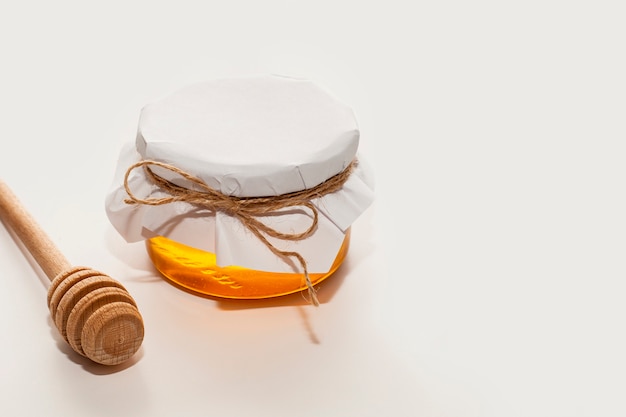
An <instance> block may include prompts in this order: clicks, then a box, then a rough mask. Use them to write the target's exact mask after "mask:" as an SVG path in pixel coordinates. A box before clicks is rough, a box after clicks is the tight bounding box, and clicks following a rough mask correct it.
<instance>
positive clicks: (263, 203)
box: [124, 159, 357, 306]
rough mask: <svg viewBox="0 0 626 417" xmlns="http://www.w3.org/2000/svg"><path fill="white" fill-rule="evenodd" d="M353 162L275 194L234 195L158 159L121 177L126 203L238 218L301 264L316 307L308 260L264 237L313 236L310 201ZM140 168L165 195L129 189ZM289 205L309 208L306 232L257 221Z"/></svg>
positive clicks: (338, 182)
mask: <svg viewBox="0 0 626 417" xmlns="http://www.w3.org/2000/svg"><path fill="white" fill-rule="evenodd" d="M356 164H357V160H356V159H355V160H353V161H352V162H351V163H350V164H349V165H348V167H347V168H346V169H344V170H343V171H341V172H340V173H338V174H336V175H334V176H333V177H331V178H329V179H328V180H326V181H324V182H323V183H321V184H319V185H317V186H315V187H312V188H308V189H304V190H301V191H295V192H292V193H287V194H281V195H277V196H268V197H236V196H229V195H226V194H223V193H221V192H219V191H217V190H215V189H213V188H211V187H209V186H208V185H207V184H206V183H205V182H204V181H203V180H201V179H200V178H198V177H196V176H194V175H191V174H189V173H188V172H185V171H183V170H182V169H180V168H177V167H176V166H173V165H170V164H166V163H163V162H159V161H153V160H142V161H139V162H137V163H135V164H133V165H131V166H130V167H129V168H128V169H127V170H126V174H125V176H124V189H125V190H126V193H127V194H128V198H127V199H125V200H124V202H125V203H126V204H144V205H150V206H160V205H163V204H169V203H174V202H178V201H182V202H186V203H188V204H191V205H195V206H197V207H202V208H205V209H208V210H210V211H212V212H217V211H221V212H223V213H225V214H228V215H230V216H232V217H234V218H237V219H238V220H239V222H241V224H242V225H244V226H245V227H246V228H247V229H248V230H249V231H250V232H252V234H253V235H254V236H256V237H257V238H258V239H259V240H260V241H261V242H262V243H263V244H264V245H265V246H267V248H268V249H269V250H270V251H272V253H274V254H275V255H276V256H278V257H280V258H282V259H284V258H295V259H296V260H297V261H298V262H299V263H300V266H301V267H302V271H303V275H304V280H305V282H306V286H307V289H308V292H309V296H310V298H311V300H310V301H311V302H312V303H313V304H314V305H315V306H319V301H318V299H317V295H316V290H315V288H314V287H313V284H312V283H311V278H310V277H309V272H308V268H307V263H306V260H305V259H304V257H303V256H302V255H301V254H300V253H298V252H294V251H284V250H280V249H278V248H277V247H276V246H274V245H273V244H272V243H271V242H270V241H269V240H268V239H267V236H270V237H273V238H276V239H280V240H286V241H298V240H303V239H306V238H308V237H309V236H311V235H313V233H314V232H315V230H316V229H317V223H318V217H319V212H318V209H317V207H315V205H314V204H313V203H312V202H311V201H312V200H313V199H315V198H319V197H322V196H324V195H326V194H331V193H334V192H336V191H339V190H340V189H341V187H342V186H343V184H344V183H345V182H346V180H347V179H348V177H349V176H350V174H351V173H352V171H353V169H354V167H355V166H356ZM151 166H154V167H160V168H163V169H165V170H168V171H171V172H173V173H175V174H177V175H179V176H181V177H182V178H184V179H186V180H187V181H189V182H190V183H191V184H192V186H194V185H195V186H196V187H197V189H191V188H187V187H182V186H180V185H177V184H174V183H172V182H171V181H168V180H166V179H164V178H162V177H160V176H158V175H156V174H155V173H154V172H153V171H152V170H151V169H150V167H151ZM141 167H143V169H144V172H145V173H146V177H147V179H148V180H149V181H150V182H152V183H153V184H155V185H157V186H158V187H159V188H160V189H161V190H162V191H164V192H165V193H166V194H167V195H168V196H166V197H161V198H139V197H137V196H136V195H135V194H134V193H133V192H132V190H131V189H130V186H129V184H128V180H129V177H130V174H131V173H132V172H133V171H134V170H135V169H137V168H141ZM289 207H301V208H305V209H308V210H309V211H310V212H311V215H312V220H311V224H310V226H309V227H308V228H307V229H306V230H305V231H303V232H300V233H296V232H294V233H282V232H279V231H277V230H275V229H273V228H271V227H269V226H267V225H266V224H264V223H263V222H261V221H259V220H257V217H258V216H263V215H268V214H280V213H277V212H278V211H279V210H281V209H285V208H289Z"/></svg>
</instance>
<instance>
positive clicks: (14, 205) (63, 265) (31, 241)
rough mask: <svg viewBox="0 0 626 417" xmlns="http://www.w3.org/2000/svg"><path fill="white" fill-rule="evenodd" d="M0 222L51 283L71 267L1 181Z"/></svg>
mask: <svg viewBox="0 0 626 417" xmlns="http://www.w3.org/2000/svg"><path fill="white" fill-rule="evenodd" d="M0 220H2V221H3V222H4V223H5V224H7V225H8V226H10V227H11V229H13V231H14V232H15V234H16V235H17V236H18V237H19V239H20V240H21V242H22V243H23V244H24V246H26V249H28V251H29V252H30V254H31V255H32V256H33V258H34V259H35V261H37V263H38V264H39V266H40V267H41V269H42V270H43V272H44V273H45V274H46V276H47V277H48V279H50V280H51V281H52V280H53V279H54V277H55V276H57V275H58V274H60V273H61V272H62V271H64V270H67V269H68V268H70V267H71V265H70V263H69V262H68V260H67V259H66V258H65V256H63V254H62V253H61V252H60V251H59V249H58V248H57V247H56V246H55V244H54V243H53V242H52V240H50V238H49V237H48V235H47V234H46V233H45V232H44V231H43V230H42V229H41V227H39V225H38V224H37V222H36V221H35V219H33V217H32V216H31V215H30V214H29V213H28V212H27V211H26V210H25V209H24V207H23V206H22V204H21V203H20V201H19V200H18V198H17V197H16V196H15V194H14V193H13V191H11V189H10V188H9V187H8V186H7V185H6V184H5V183H4V182H3V181H2V180H0Z"/></svg>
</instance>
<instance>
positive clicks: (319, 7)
mask: <svg viewBox="0 0 626 417" xmlns="http://www.w3.org/2000/svg"><path fill="white" fill-rule="evenodd" d="M7 3H8V2H5V3H3V5H2V6H0V56H1V59H2V61H1V62H2V65H1V66H0V113H1V115H2V116H1V119H0V140H1V141H2V146H1V148H0V178H2V179H3V180H4V181H5V182H6V183H7V184H9V185H10V186H11V187H12V188H13V190H14V191H15V193H16V194H18V196H19V197H20V198H21V200H22V202H23V203H24V205H25V206H27V207H28V209H29V210H30V211H31V213H32V214H33V215H34V216H35V218H37V219H38V221H39V222H40V224H41V225H42V226H43V228H44V229H45V230H46V231H47V232H48V234H49V235H50V236H51V237H52V239H53V240H54V241H55V242H56V243H57V245H58V246H59V248H60V249H61V250H62V251H63V252H64V253H65V255H66V256H67V257H68V258H69V259H70V260H71V261H72V262H73V263H75V264H84V265H89V266H92V267H94V268H96V269H100V270H102V271H105V272H107V273H108V274H110V275H111V276H113V277H115V278H117V279H119V280H120V281H122V282H123V283H124V284H125V285H126V287H127V288H128V289H129V291H130V293H131V294H132V295H133V296H134V297H135V299H136V300H137V302H138V304H139V307H140V310H141V312H142V314H143V316H144V320H145V323H146V338H145V340H144V344H143V346H142V349H141V351H140V352H139V353H138V355H137V356H136V357H135V358H134V359H133V361H131V362H130V363H128V364H126V365H124V366H119V367H115V368H112V369H110V368H105V369H103V368H101V367H97V366H93V365H91V364H89V363H88V362H86V361H85V360H83V359H82V358H80V357H78V356H76V355H75V354H74V353H72V352H71V351H70V350H69V348H67V347H66V346H65V345H64V344H63V343H62V342H60V338H59V336H58V334H57V333H56V329H55V328H54V327H53V326H52V323H51V321H50V319H49V317H48V311H47V307H46V305H45V299H46V286H45V285H44V284H45V283H46V279H45V277H44V276H43V275H42V273H41V271H40V270H39V269H38V268H37V266H36V265H35V264H33V263H32V261H31V260H30V259H28V258H27V257H25V256H24V253H23V251H22V250H21V249H20V248H19V247H18V246H17V245H16V242H15V240H14V238H13V236H12V234H11V233H9V232H8V231H7V230H6V229H5V228H4V227H0V270H1V275H2V277H1V279H0V331H1V332H2V343H1V347H0V415H2V416H64V417H68V416H151V417H152V416H154V417H156V416H220V417H228V416H359V417H364V416H463V417H471V416H507V417H513V416H532V417H539V416H568V417H571V416H604V417H607V416H623V415H626V401H624V393H625V391H626V354H625V353H626V336H625V331H626V329H625V327H626V326H625V324H626V303H625V302H624V298H625V292H626V285H625V284H624V280H625V279H626V274H625V272H626V268H625V265H624V255H625V251H626V220H625V219H626V216H625V213H626V210H625V209H626V207H625V206H626V204H625V203H626V199H625V197H624V181H625V179H626V176H625V174H626V172H625V170H626V164H625V163H624V151H625V148H626V147H625V145H624V144H625V137H624V134H625V131H626V129H625V126H624V125H625V123H624V122H625V119H624V114H625V112H624V111H625V110H626V81H625V80H626V75H625V74H626V58H625V46H626V45H625V40H626V29H625V25H624V21H625V18H626V14H625V10H624V9H623V8H621V5H622V3H623V2H620V1H601V0H600V1H555V0H543V1H534V0H530V1H523V2H522V1H520V2H503V1H500V2H498V1H485V0H478V1H473V2H465V1H445V0H444V1H432V2H409V1H406V2H401V1H393V0H388V1H384V2H379V3H375V2H366V1H362V2H357V1H317V2H310V3H309V4H306V3H305V2H296V1H277V0H266V1H258V2H255V1H230V2H210V1H187V0H178V1H176V2H173V1H172V2H169V4H168V3H166V2H156V1H152V2H149V1H125V2H121V1H109V2H100V3H95V2H85V1H67V0H57V1H51V2H45V1H22V2H19V3H18V2H13V3H14V5H7ZM18 4H19V5H18ZM265 73H276V74H283V75H292V76H299V77H305V78H310V79H312V80H314V81H317V82H319V83H320V84H322V85H324V86H325V87H327V88H328V89H329V90H331V91H333V92H334V93H335V94H336V95H337V96H338V97H339V98H341V99H342V100H343V101H344V102H346V103H347V104H349V105H350V106H352V107H353V108H354V110H355V112H356V114H357V117H358V120H359V124H360V127H361V133H362V142H361V151H362V153H363V155H364V156H366V157H367V158H368V159H369V161H370V163H371V164H372V165H373V167H374V169H375V172H376V181H377V191H376V192H377V197H376V198H377V200H376V203H375V204H374V205H373V206H372V207H371V208H370V209H368V211H367V212H366V213H365V214H364V215H363V216H362V217H361V218H360V219H359V220H358V221H357V223H356V224H355V225H354V227H353V233H354V234H353V245H352V248H351V252H350V255H349V258H348V260H347V262H346V264H345V266H344V268H343V269H342V270H341V272H340V273H338V275H337V276H336V277H334V278H333V279H332V280H329V281H327V282H326V283H325V284H324V285H323V286H322V288H321V289H320V298H321V299H322V301H323V305H322V306H321V307H320V308H318V309H315V308H313V307H311V306H308V305H307V304H306V303H305V302H304V301H303V300H302V298H301V297H300V296H298V295H296V296H293V297H286V298H284V299H280V300H274V301H267V302H223V301H218V300H214V299H208V298H203V297H198V296H194V295H191V294H189V293H186V292H183V291H181V290H178V289H176V288H175V287H173V286H172V285H170V284H168V283H166V282H165V281H163V280H162V279H160V278H159V277H158V276H157V275H156V274H155V272H154V270H153V269H152V267H151V266H150V264H149V262H148V261H147V259H146V255H145V251H144V247H143V245H142V244H133V245H129V244H126V243H125V242H124V241H123V240H122V239H121V238H120V237H119V236H118V235H117V234H116V233H115V232H114V231H113V230H112V227H111V226H110V225H109V223H108V221H107V219H106V216H105V213H104V196H105V194H106V192H107V190H108V189H109V186H110V183H111V180H112V175H113V171H114V167H115V164H116V161H117V155H118V152H119V149H120V148H121V146H122V144H123V143H125V142H127V141H131V140H133V139H134V135H135V129H136V123H137V118H138V115H139V111H140V109H141V107H142V106H143V105H144V104H146V103H148V102H149V101H151V100H153V99H156V98H158V97H161V96H162V95H164V94H167V93H169V92H171V91H173V90H176V89H178V88H180V87H182V86H184V85H187V84H188V83H191V82H196V81H203V80H206V79H210V78H215V77H220V76H229V75H250V74H265Z"/></svg>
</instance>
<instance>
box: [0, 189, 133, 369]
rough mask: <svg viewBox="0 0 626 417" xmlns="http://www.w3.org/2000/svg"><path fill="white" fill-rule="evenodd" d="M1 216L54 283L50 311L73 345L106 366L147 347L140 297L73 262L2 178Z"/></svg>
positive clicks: (76, 349) (108, 278) (50, 295)
mask: <svg viewBox="0 0 626 417" xmlns="http://www.w3.org/2000/svg"><path fill="white" fill-rule="evenodd" d="M0 219H1V220H2V221H3V222H5V223H6V224H7V225H8V226H10V227H11V229H13V231H14V232H15V234H16V235H17V236H18V237H19V239H20V240H21V242H22V243H23V244H24V246H25V247H26V248H27V249H28V251H29V252H30V254H31V255H32V256H33V258H34V259H35V261H37V263H38V264H39V266H40V267H41V269H42V270H43V271H44V273H45V274H46V276H47V277H48V279H50V281H51V282H52V283H51V285H50V288H49V290H48V307H49V308H50V314H51V316H52V320H53V321H54V323H55V325H56V327H57V329H58V330H59V332H60V333H61V335H62V336H63V338H64V339H65V341H67V342H68V343H69V345H70V346H71V347H72V349H73V350H74V351H76V352H77V353H79V354H81V355H83V356H86V357H87V358H89V359H91V360H92V361H94V362H97V363H100V364H103V365H117V364H119V363H122V362H124V361H126V360H127V359H130V358H131V357H132V356H133V355H134V354H135V352H137V350H138V349H139V347H140V346H141V343H142V341H143V336H144V327H143V320H142V318H141V314H139V311H138V310H137V305H136V303H135V301H134V300H133V298H132V297H131V296H130V294H129V293H128V292H127V291H126V289H125V288H124V287H123V286H122V284H120V283H119V282H118V281H116V280H114V279H113V278H111V277H108V276H107V275H104V274H102V273H100V272H98V271H95V270H93V269H91V268H87V267H82V266H78V267H73V266H72V265H71V264H70V263H69V262H68V261H67V259H66V258H65V257H64V256H63V254H62V253H61V252H60V251H59V249H58V248H57V247H56V246H55V245H54V243H53V242H52V241H51V240H50V238H49V237H48V236H47V235H46V233H45V232H44V231H43V230H42V229H41V228H40V227H39V225H38V224H37V223H36V222H35V220H34V219H33V217H32V216H31V215H30V214H29V213H28V212H27V211H26V210H25V209H24V208H23V207H22V205H21V204H20V202H19V201H18V199H17V197H16V196H15V194H13V192H12V191H11V190H10V189H9V187H8V186H7V185H6V184H4V183H3V182H2V181H0Z"/></svg>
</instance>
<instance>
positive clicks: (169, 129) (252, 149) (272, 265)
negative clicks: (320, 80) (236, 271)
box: [106, 76, 374, 273]
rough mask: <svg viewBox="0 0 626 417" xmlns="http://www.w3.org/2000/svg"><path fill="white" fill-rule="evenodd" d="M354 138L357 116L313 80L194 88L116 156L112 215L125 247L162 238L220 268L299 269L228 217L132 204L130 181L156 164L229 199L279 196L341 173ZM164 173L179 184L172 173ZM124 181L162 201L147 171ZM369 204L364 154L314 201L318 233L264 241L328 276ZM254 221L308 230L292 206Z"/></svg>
mask: <svg viewBox="0 0 626 417" xmlns="http://www.w3.org/2000/svg"><path fill="white" fill-rule="evenodd" d="M358 142H359V130H358V127H357V124H356V120H355V117H354V114H353V112H352V110H351V109H350V108H348V107H347V106H345V105H344V104H342V103H341V102H339V101H338V100H337V99H335V98H334V97H333V96H331V95H330V94H329V93H327V92H326V91H324V90H323V89H322V88H320V87H319V86H317V85H315V84H314V83H312V82H310V81H306V80H296V79H291V78H285V77H275V76H268V77H248V78H231V79H222V80H215V81H211V82H207V83H202V84H195V85H192V86H189V87H187V88H185V89H182V90H180V91H178V92H176V93H174V94H172V95H170V96H168V97H165V98H164V99H162V100H159V101H157V102H155V103H152V104H150V105H147V106H146V107H144V108H143V110H142V112H141V116H140V120H139V128H138V134H137V138H136V141H135V143H134V144H131V143H129V144H127V145H126V146H125V147H124V148H123V149H122V152H121V154H120V158H119V162H118V166H117V169H116V173H115V178H114V183H113V189H112V190H111V192H110V193H109V194H108V195H107V198H106V211H107V215H108V217H109V219H110V221H111V223H112V224H113V226H114V227H115V228H116V230H117V231H118V232H119V233H120V234H121V235H122V236H123V237H124V238H125V239H126V240H127V241H128V242H135V241H139V240H144V239H148V238H151V237H154V236H156V235H161V236H165V237H168V238H170V239H173V240H176V241H178V242H180V243H183V244H186V245H189V246H193V247H196V248H198V249H203V250H206V251H210V252H214V253H215V254H216V256H217V263H218V264H219V265H221V266H228V265H239V266H243V267H246V268H251V269H258V270H264V271H274V272H295V270H294V265H293V264H290V263H286V262H285V261H284V260H283V259H281V258H279V257H277V256H276V255H274V254H273V253H271V251H270V250H269V249H268V248H267V247H266V245H265V244H264V243H262V242H261V241H260V240H259V239H258V238H257V237H255V236H254V235H253V234H252V233H251V232H250V231H249V230H247V229H246V228H245V227H244V226H243V225H242V224H241V223H240V222H239V221H238V220H237V219H236V218H234V217H232V216H230V215H228V214H225V213H222V212H220V211H217V212H210V211H208V210H206V209H202V208H199V207H196V206H193V205H191V204H188V203H185V202H176V203H170V204H165V205H159V206H150V205H129V204H127V203H126V202H125V201H124V200H125V199H127V198H128V194H127V192H126V190H125V189H124V186H123V178H124V175H125V173H126V171H127V169H128V168H129V167H130V166H131V165H132V164H134V163H135V162H138V161H140V160H154V161H158V162H164V163H167V164H171V165H173V166H175V167H177V168H179V169H181V170H183V171H185V172H187V173H189V174H191V175H194V176H196V177H198V178H200V179H201V180H202V181H203V182H204V183H205V184H206V185H208V186H209V187H211V188H213V189H215V190H217V191H219V192H221V193H223V194H225V195H232V196H237V197H261V196H275V195H282V194H286V193H290V192H294V191H300V190H303V189H309V188H312V187H315V186H317V185H319V184H321V183H323V182H324V181H326V180H327V179H329V178H330V177H332V176H334V175H336V174H338V173H340V172H342V171H343V170H344V169H346V167H347V166H348V165H349V164H350V163H351V162H352V161H353V160H354V159H355V158H357V148H358ZM158 175H160V176H163V177H164V178H166V179H168V180H171V181H173V182H177V181H180V178H178V177H177V176H176V174H174V173H172V172H169V171H159V172H158ZM128 184H129V186H130V188H131V189H132V191H133V193H134V194H135V195H138V196H141V197H142V198H148V197H162V196H164V193H163V191H162V190H161V189H160V188H159V187H158V186H156V185H153V184H152V183H151V182H150V181H149V180H148V179H147V178H146V174H145V172H144V170H142V169H135V170H133V171H132V172H131V174H130V176H129V180H128ZM373 198H374V194H373V181H372V175H371V172H370V170H369V169H368V168H367V166H366V164H365V162H364V161H363V160H362V158H359V162H358V164H357V166H356V168H355V169H354V171H353V173H352V174H351V175H350V177H349V178H348V180H347V181H346V182H345V183H344V185H343V187H342V188H341V190H339V191H337V192H334V193H332V194H327V195H325V196H323V197H321V198H318V199H315V200H313V201H312V202H313V204H314V205H315V207H316V208H317V209H318V211H319V213H320V216H319V219H318V227H317V230H316V231H315V234H314V235H313V236H311V237H309V238H307V239H304V240H300V241H283V240H279V239H274V238H271V237H270V238H268V240H269V241H270V242H271V243H272V244H273V245H274V246H275V247H276V248H278V249H280V250H286V251H296V252H298V253H300V254H301V255H302V256H303V257H304V258H305V259H306V262H307V266H308V269H309V272H312V273H323V272H327V271H328V270H329V269H330V267H331V265H332V263H333V261H334V258H335V256H336V254H337V252H338V250H339V248H340V246H341V244H342V242H343V240H344V237H345V232H346V231H347V229H348V228H349V227H350V225H351V224H352V223H353V222H354V221H355V220H356V218H357V217H358V216H359V215H360V214H361V213H362V212H363V211H364V210H365V209H366V208H367V207H368V206H369V205H370V204H371V202H372V201H373ZM257 219H258V220H260V221H262V222H263V223H265V224H267V225H268V226H270V227H272V228H274V229H276V230H278V231H281V232H284V233H293V232H300V231H304V230H306V229H307V228H308V227H309V225H310V224H311V217H310V213H309V212H308V211H306V210H298V209H295V210H294V209H293V208H291V209H289V210H286V209H285V210H281V211H279V212H277V213H272V214H271V215H265V216H260V217H258V218H257Z"/></svg>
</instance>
